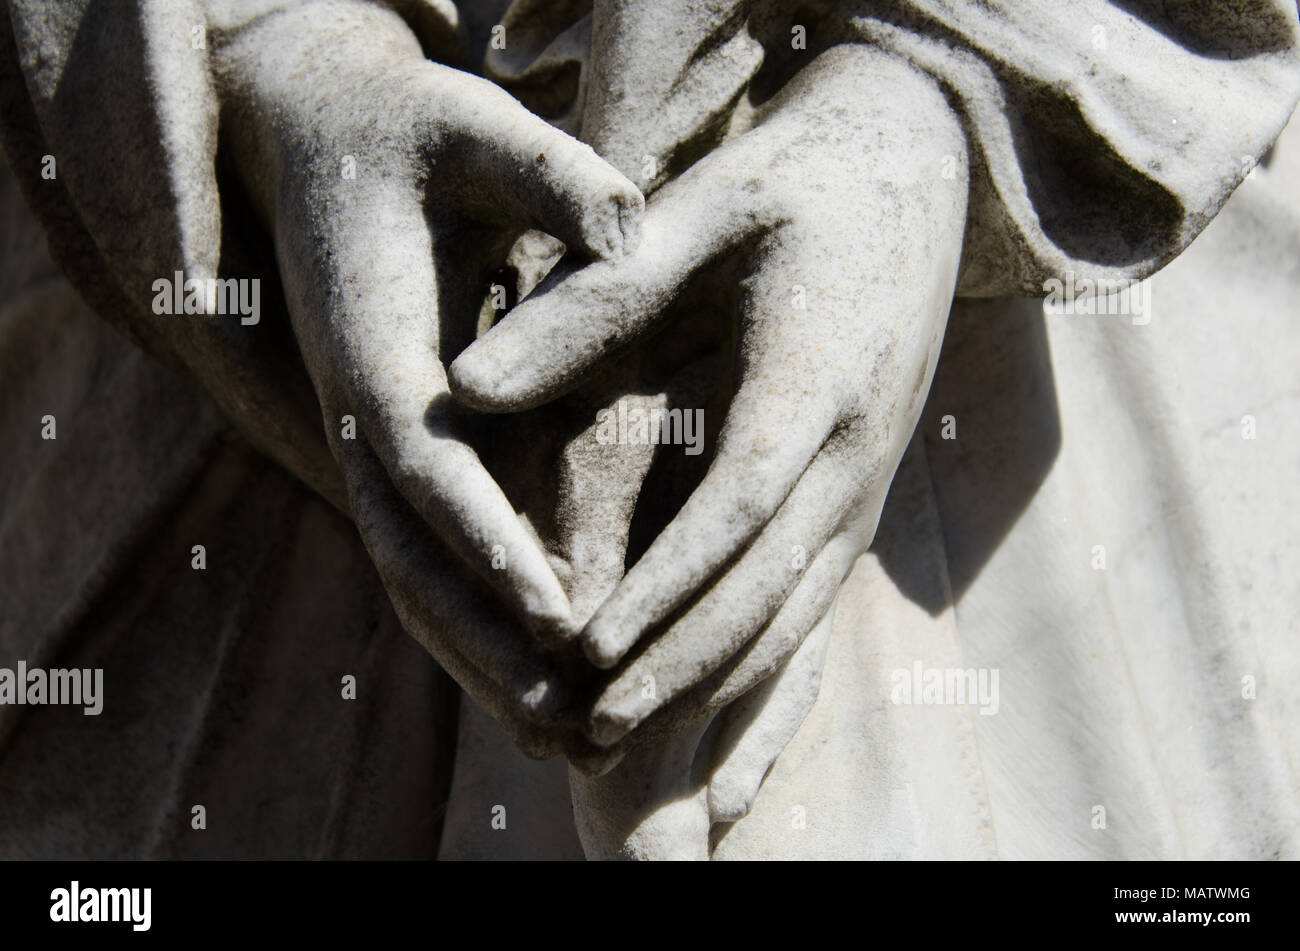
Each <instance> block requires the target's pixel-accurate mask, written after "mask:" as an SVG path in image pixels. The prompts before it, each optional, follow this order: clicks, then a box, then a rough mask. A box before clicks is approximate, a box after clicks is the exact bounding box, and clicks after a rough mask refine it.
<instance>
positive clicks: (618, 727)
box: [584, 711, 636, 746]
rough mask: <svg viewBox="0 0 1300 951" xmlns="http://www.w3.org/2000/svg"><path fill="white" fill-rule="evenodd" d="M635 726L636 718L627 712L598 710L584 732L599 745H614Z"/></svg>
mask: <svg viewBox="0 0 1300 951" xmlns="http://www.w3.org/2000/svg"><path fill="white" fill-rule="evenodd" d="M634 726H636V722H635V720H634V719H633V718H632V717H629V716H627V715H626V714H619V713H612V712H608V711H597V712H594V713H592V715H591V717H590V719H589V720H588V721H587V727H586V730H585V731H584V732H585V733H586V736H587V739H588V740H590V741H591V742H592V743H595V744H596V745H597V746H613V745H614V744H615V743H617V742H618V741H619V740H621V739H623V737H625V736H627V735H628V733H630V732H631V731H632V728H633V727H634Z"/></svg>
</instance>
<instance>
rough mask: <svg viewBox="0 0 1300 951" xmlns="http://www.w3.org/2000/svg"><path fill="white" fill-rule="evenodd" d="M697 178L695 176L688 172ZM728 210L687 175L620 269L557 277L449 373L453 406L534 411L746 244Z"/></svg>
mask: <svg viewBox="0 0 1300 951" xmlns="http://www.w3.org/2000/svg"><path fill="white" fill-rule="evenodd" d="M692 171H694V170H692ZM735 207H736V206H734V205H727V204H725V203H723V202H722V201H721V200H720V198H719V195H718V190H717V189H715V188H714V187H713V183H712V182H711V180H710V179H709V177H708V176H707V175H705V174H703V173H698V174H694V175H692V174H691V173H690V172H688V173H687V174H686V175H684V176H682V178H681V179H679V180H678V181H677V182H674V183H673V185H671V186H669V187H668V188H666V189H665V190H664V192H663V194H662V195H660V196H659V197H658V198H656V200H655V202H654V203H653V204H652V205H651V206H650V207H649V208H648V209H647V210H646V214H645V219H644V221H643V223H642V226H641V234H640V239H639V241H638V243H637V246H636V248H635V250H634V251H632V253H631V254H629V255H627V256H626V257H624V258H623V259H622V260H621V261H619V262H609V261H597V262H594V263H591V264H588V265H586V266H585V267H582V268H581V269H578V270H576V271H575V270H574V268H573V266H572V265H569V266H567V267H564V266H562V267H559V268H556V270H555V272H554V273H552V275H551V276H550V277H548V278H547V280H545V281H544V282H543V283H542V284H541V286H539V287H538V288H537V289H536V290H534V291H533V293H532V294H531V295H529V297H528V298H527V299H526V300H525V301H523V302H522V303H520V304H519V306H517V307H516V308H515V309H514V310H512V311H511V312H510V314H509V315H507V316H506V318H505V319H504V320H502V321H501V322H500V323H499V324H497V325H496V326H495V327H493V328H492V329H491V330H490V331H488V333H487V334H485V335H484V336H483V337H481V338H480V339H479V340H477V341H476V342H475V343H473V344H472V345H470V347H468V348H467V349H466V350H465V352H464V353H462V354H461V355H460V356H459V357H457V359H456V361H455V362H454V363H453V364H452V365H451V367H450V369H449V373H448V375H449V378H450V384H451V389H452V392H453V394H454V395H455V396H456V399H457V400H459V401H460V402H462V403H464V404H465V405H467V406H470V407H473V408H474V409H478V410H482V411H484V412H492V413H504V412H516V411H519V410H524V409H531V408H532V407H534V406H538V405H540V404H542V403H545V402H547V401H548V400H551V399H553V398H554V397H556V396H558V395H560V394H561V393H563V392H564V391H565V390H566V389H567V388H568V387H571V386H573V385H575V384H576V383H577V382H578V380H579V379H580V377H581V376H582V374H583V373H585V372H586V371H587V370H589V369H590V368H591V367H593V366H594V365H595V364H597V363H599V362H601V361H602V360H604V359H605V358H606V357H608V356H609V355H610V353H611V351H612V350H614V349H617V348H619V347H624V346H627V345H629V344H631V343H633V342H635V341H636V340H637V339H638V338H639V337H641V336H642V335H643V334H645V333H647V332H648V331H649V330H650V329H651V328H653V327H654V325H655V324H656V323H657V322H659V321H660V320H662V319H663V318H664V312H665V310H666V309H667V307H668V305H669V304H670V303H672V301H674V300H675V299H676V298H677V296H678V294H679V292H680V291H681V289H682V287H683V286H684V285H685V284H686V283H687V281H688V280H689V279H690V278H691V276H692V275H693V274H694V273H695V272H696V271H697V270H698V269H699V268H701V267H703V266H706V265H707V264H708V263H709V262H710V261H711V260H714V259H716V258H718V257H719V256H720V255H721V254H723V253H725V251H726V250H727V247H728V243H729V242H735V241H738V240H739V239H740V237H742V236H743V229H742V226H741V225H740V224H739V223H738V222H737V220H736V211H735Z"/></svg>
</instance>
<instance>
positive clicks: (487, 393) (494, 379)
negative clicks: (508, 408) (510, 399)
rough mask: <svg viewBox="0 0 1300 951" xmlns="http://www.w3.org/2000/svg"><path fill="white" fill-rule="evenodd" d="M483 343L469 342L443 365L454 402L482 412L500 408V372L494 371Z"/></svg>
mask: <svg viewBox="0 0 1300 951" xmlns="http://www.w3.org/2000/svg"><path fill="white" fill-rule="evenodd" d="M486 349H487V348H485V347H482V346H480V345H479V343H473V344H470V346H469V347H468V348H466V350H465V351H464V352H463V353H461V355H460V356H458V357H457V358H456V359H455V360H453V361H452V364H451V366H449V367H448V368H447V386H448V388H449V389H450V390H451V395H452V398H453V399H455V400H456V402H458V403H460V404H462V405H464V406H468V407H469V408H470V409H476V410H479V411H480V412H484V413H493V412H501V411H502V410H500V409H499V407H500V406H501V405H502V403H503V398H502V393H501V383H502V377H501V374H499V373H496V372H494V370H493V367H492V361H491V360H490V359H489V357H488V354H487V352H486Z"/></svg>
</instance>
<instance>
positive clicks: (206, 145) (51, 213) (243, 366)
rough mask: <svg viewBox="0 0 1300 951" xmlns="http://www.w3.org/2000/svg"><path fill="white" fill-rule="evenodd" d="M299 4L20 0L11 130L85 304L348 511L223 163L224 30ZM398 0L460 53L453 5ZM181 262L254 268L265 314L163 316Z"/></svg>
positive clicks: (279, 304)
mask: <svg viewBox="0 0 1300 951" xmlns="http://www.w3.org/2000/svg"><path fill="white" fill-rule="evenodd" d="M300 2H310V0H59V2H57V3H51V2H49V0H6V2H5V3H4V9H3V10H2V11H0V106H2V107H3V110H2V112H0V116H2V117H3V118H0V138H2V139H3V144H4V149H5V153H6V157H7V158H8V160H9V163H10V166H11V168H12V169H13V171H14V174H15V177H16V178H17V179H18V181H19V183H20V186H21V188H22V190H23V193H24V197H25V198H26V200H27V203H28V205H29V206H30V207H31V208H32V210H33V212H34V213H35V215H36V217H37V218H38V220H39V221H40V223H41V226H42V228H43V229H44V231H45V234H46V238H47V241H48V243H49V246H50V251H51V253H52V255H53V257H54V258H55V260H56V262H57V263H58V264H59V266H60V267H61V268H62V270H63V271H64V273H65V274H66V275H67V276H68V278H69V279H70V281H71V282H72V284H73V286H74V287H75V288H76V289H77V291H78V293H80V294H81V296H82V297H83V298H84V299H85V300H86V301H87V303H88V304H89V305H90V306H91V307H92V308H93V309H94V310H95V311H96V312H97V313H98V314H100V316H102V317H103V318H105V319H106V320H108V321H109V322H110V323H111V324H113V325H114V326H115V327H116V328H117V329H118V330H119V331H120V332H121V333H123V334H124V335H125V336H126V337H127V338H128V339H131V340H132V341H134V342H135V343H137V344H139V345H140V346H142V347H144V348H145V349H146V350H148V351H149V352H150V353H152V354H153V355H154V356H155V357H157V358H159V359H160V360H162V361H163V362H164V363H165V364H167V365H168V366H169V367H170V368H172V369H173V370H174V371H176V372H178V373H180V374H181V375H182V376H185V377H187V378H189V379H191V380H193V381H194V382H196V383H198V384H199V386H201V387H202V388H203V389H204V390H205V391H206V392H207V393H208V395H209V396H211V397H212V398H213V399H214V401H215V402H216V403H217V404H218V406H220V407H221V409H222V410H223V411H224V412H225V413H226V415H227V416H228V417H229V418H230V419H231V420H232V422H233V423H234V424H235V426H236V427H237V428H238V429H239V430H240V431H241V432H242V433H243V435H244V436H246V437H247V438H249V439H250V441H252V442H253V444H254V445H256V446H257V447H258V448H260V449H261V450H262V451H263V452H265V453H266V454H268V455H270V456H271V457H272V458H274V459H276V460H277V461H279V462H280V463H281V464H283V465H285V466H286V467H287V468H289V469H290V471H292V472H294V473H295V474H297V475H298V476H299V477H301V478H302V479H303V480H304V481H306V482H307V484H308V485H310V486H312V487H313V488H315V489H316V490H317V491H318V492H320V493H321V494H322V495H324V496H325V497H326V498H328V499H330V500H331V501H333V502H334V503H335V504H336V505H338V506H339V507H344V506H345V502H344V499H345V493H344V492H343V490H342V483H341V480H340V477H339V474H338V470H337V466H336V465H335V464H334V462H333V459H332V457H331V456H330V453H329V450H328V447H327V444H326V441H325V436H324V432H323V429H322V421H321V416H320V409H319V405H318V403H317V401H316V398H315V394H314V391H313V389H312V386H311V382H310V380H309V378H308V377H307V374H306V370H305V369H304V367H303V365H302V361H301V357H300V355H299V353H298V349H297V345H296V342H295V340H294V339H293V334H292V330H291V327H290V322H289V320H288V316H287V313H286V312H285V309H284V304H283V299H282V295H281V294H280V292H279V281H278V278H277V276H276V273H275V268H274V253H273V252H272V251H271V249H270V247H269V242H268V240H267V239H266V237H265V236H264V235H260V233H259V231H258V227H257V226H256V224H255V223H254V220H253V216H252V214H251V212H250V211H249V209H248V207H247V203H246V202H244V201H241V198H240V189H239V188H238V186H237V184H236V183H235V182H234V180H233V178H232V177H231V175H230V173H229V171H228V169H226V168H225V166H224V163H223V161H222V156H221V154H220V151H219V147H218V144H219V141H220V129H219V125H220V122H219V117H220V94H219V90H218V89H217V88H216V85H215V81H214V77H213V74H212V71H211V68H210V62H209V58H208V49H209V46H210V45H211V44H212V43H213V42H214V41H216V40H219V38H220V37H221V35H222V34H223V33H229V32H231V31H234V30H238V29H239V28H240V27H241V26H242V25H244V24H247V23H252V22H253V21H255V20H258V19H260V18H262V17H266V16H270V15H273V14H274V13H275V12H276V10H278V9H280V8H283V7H287V6H291V5H294V4H296V3H300ZM375 2H379V0H375ZM385 3H386V5H387V6H389V7H390V8H392V9H393V10H394V11H395V12H397V13H398V14H399V15H401V16H403V18H404V19H405V20H406V21H407V23H408V24H409V25H410V26H411V28H412V30H413V31H414V32H415V33H416V35H417V36H418V37H419V38H420V40H421V43H422V45H423V46H424V48H425V49H426V51H427V52H429V53H430V55H434V54H437V55H439V56H443V57H446V58H448V59H453V58H454V57H455V56H456V54H457V49H458V43H459V31H458V24H457V11H456V8H455V6H454V5H453V4H452V3H451V2H450V0H385ZM178 272H179V273H181V274H183V276H184V279H185V280H186V281H188V280H191V279H195V280H199V281H205V282H206V281H207V280H209V279H213V278H218V277H239V278H249V277H256V278H258V279H259V280H260V285H261V295H260V296H261V301H260V310H261V316H260V319H259V320H258V322H257V324H256V325H254V326H249V325H245V324H243V323H241V321H240V320H231V319H229V318H228V317H212V318H205V317H198V318H195V317H166V316H160V315H158V314H155V313H154V312H153V308H152V304H153V300H154V297H155V291H154V283H155V281H157V280H158V279H160V278H167V279H173V278H174V275H176V274H177V273H178Z"/></svg>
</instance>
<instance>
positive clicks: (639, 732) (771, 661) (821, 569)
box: [579, 534, 861, 768]
mask: <svg viewBox="0 0 1300 951" xmlns="http://www.w3.org/2000/svg"><path fill="white" fill-rule="evenodd" d="M860 552H861V545H860V543H859V542H858V540H856V539H855V538H852V537H850V536H848V535H845V534H840V535H837V536H835V537H834V538H833V539H831V540H830V542H828V543H827V544H826V547H825V548H823V549H822V551H821V553H820V554H819V555H817V557H816V558H815V559H814V560H813V561H812V563H811V564H809V565H808V567H807V568H806V569H805V570H804V572H803V574H802V577H801V579H800V581H799V583H798V585H796V587H795V589H794V591H793V592H791V594H790V597H789V598H788V599H787V600H786V601H785V603H784V604H782V605H781V607H780V609H779V610H778V611H777V613H776V615H775V617H773V618H772V619H771V621H769V622H768V624H767V626H766V627H765V628H764V629H763V631H762V633H760V634H759V635H758V636H757V637H755V638H754V639H753V640H752V641H751V642H750V643H749V644H747V645H746V646H745V647H744V648H743V649H742V650H740V651H739V652H737V653H736V654H735V655H733V656H732V657H731V658H729V659H728V660H727V661H726V662H724V663H723V665H722V666H721V667H720V668H719V669H718V670H716V671H714V672H713V673H712V674H710V675H709V676H708V677H706V678H705V679H704V680H703V681H702V682H701V683H700V684H698V685H697V686H695V687H693V688H692V689H690V690H688V691H686V692H685V693H683V694H682V695H681V696H679V697H677V698H676V699H675V700H673V701H672V702H671V703H669V704H666V705H664V706H662V707H660V708H659V709H658V710H656V711H655V712H654V713H653V714H651V715H650V716H649V717H647V718H646V719H645V720H644V721H642V723H641V725H640V726H638V727H637V728H636V729H635V730H634V731H633V732H632V733H630V734H628V735H627V736H626V737H624V738H623V739H622V740H620V741H619V742H617V743H615V744H614V745H612V746H609V747H605V749H606V750H607V751H609V752H611V753H619V754H626V753H627V752H628V751H629V750H633V749H637V748H639V747H640V746H642V745H644V744H647V743H654V742H657V741H659V740H660V739H662V738H664V737H668V736H673V735H675V734H676V733H678V732H680V731H681V729H682V728H683V725H685V724H688V723H692V722H696V721H699V720H703V719H705V718H707V717H708V716H710V715H711V714H713V713H716V712H717V711H719V710H721V709H723V708H724V707H726V706H728V705H729V704H731V703H733V702H735V701H736V700H737V699H738V698H740V697H743V696H744V695H745V694H746V693H747V692H748V691H750V690H752V689H753V688H754V687H756V686H758V685H759V684H761V683H763V682H764V681H765V680H767V679H768V678H769V677H771V676H772V675H773V674H775V673H776V672H777V670H778V669H779V668H780V666H781V665H782V664H783V663H785V662H786V661H787V660H789V658H790V657H791V656H792V655H793V654H794V653H795V652H796V651H797V650H799V648H800V645H802V644H803V642H804V639H805V637H807V636H808V634H809V632H810V631H811V630H812V629H813V628H814V627H815V626H816V624H817V622H818V620H819V619H821V618H822V617H824V616H825V614H826V612H827V611H829V610H830V609H831V606H832V604H833V603H834V601H835V597H836V595H837V594H838V592H839V589H840V585H841V584H843V582H844V579H845V578H846V577H848V574H849V572H850V571H851V570H852V568H853V564H854V562H856V560H857V558H858V555H859V553H860ZM579 768H582V767H581V766H580V767H579Z"/></svg>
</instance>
